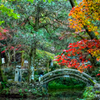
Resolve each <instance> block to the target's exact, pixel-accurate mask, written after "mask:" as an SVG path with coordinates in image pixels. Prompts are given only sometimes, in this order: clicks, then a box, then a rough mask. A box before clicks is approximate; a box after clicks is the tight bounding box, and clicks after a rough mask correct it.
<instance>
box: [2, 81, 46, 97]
mask: <svg viewBox="0 0 100 100" xmlns="http://www.w3.org/2000/svg"><path fill="white" fill-rule="evenodd" d="M44 95H46V91H45V90H44V91H42V90H41V88H40V87H37V86H34V85H33V84H28V83H9V84H7V86H6V88H4V89H3V90H2V91H0V96H1V97H10V98H22V97H23V98H26V97H30V98H37V97H41V96H44Z"/></svg>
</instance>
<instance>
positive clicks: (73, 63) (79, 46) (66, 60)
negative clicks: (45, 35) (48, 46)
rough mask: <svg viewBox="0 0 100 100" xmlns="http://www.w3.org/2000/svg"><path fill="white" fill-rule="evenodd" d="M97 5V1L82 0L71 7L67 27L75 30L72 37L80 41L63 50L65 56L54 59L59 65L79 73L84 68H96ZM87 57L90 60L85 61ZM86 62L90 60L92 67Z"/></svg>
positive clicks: (99, 14)
mask: <svg viewBox="0 0 100 100" xmlns="http://www.w3.org/2000/svg"><path fill="white" fill-rule="evenodd" d="M99 4H100V3H99V1H98V2H96V1H95V0H89V1H88V0H83V1H82V2H81V3H80V4H79V5H77V6H75V7H73V5H72V7H73V8H72V10H71V11H70V13H69V16H71V17H70V18H69V27H70V28H72V29H75V31H76V32H75V34H74V35H76V36H79V35H80V36H81V39H82V40H80V41H77V42H76V43H71V44H69V46H68V50H64V51H65V52H67V54H66V53H62V54H61V55H59V56H58V59H56V60H57V61H58V62H59V64H65V65H67V66H68V67H75V68H77V69H78V70H80V71H83V69H84V68H88V67H92V65H93V67H95V66H96V58H99V57H100V56H99V48H100V45H99V42H100V41H99V40H98V39H99V30H100V29H99V26H98V24H99V23H100V22H99V17H100V12H99V10H100V7H99ZM94 14H95V15H94ZM82 31H84V32H82ZM85 36H86V37H87V38H86V37H85ZM87 39H89V40H87ZM88 55H90V58H91V60H90V59H87V56H88ZM70 56H71V58H70ZM74 57H75V58H74ZM87 60H90V61H91V64H92V65H90V64H87V65H86V64H85V62H87Z"/></svg>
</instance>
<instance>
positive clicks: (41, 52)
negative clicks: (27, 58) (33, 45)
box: [36, 49, 55, 59]
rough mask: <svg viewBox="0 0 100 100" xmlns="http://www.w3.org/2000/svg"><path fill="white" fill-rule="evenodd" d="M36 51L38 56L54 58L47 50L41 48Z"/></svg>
mask: <svg viewBox="0 0 100 100" xmlns="http://www.w3.org/2000/svg"><path fill="white" fill-rule="evenodd" d="M36 51H37V57H38V58H47V59H54V56H55V55H54V54H52V53H50V52H47V51H43V50H38V49H37V50H36Z"/></svg>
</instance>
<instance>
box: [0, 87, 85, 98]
mask: <svg viewBox="0 0 100 100" xmlns="http://www.w3.org/2000/svg"><path fill="white" fill-rule="evenodd" d="M83 91H84V89H78V90H77V89H67V90H50V91H49V94H50V95H51V96H48V97H38V98H36V99H32V98H23V99H22V98H6V97H5V98H0V100H76V99H77V98H81V97H82V93H83Z"/></svg>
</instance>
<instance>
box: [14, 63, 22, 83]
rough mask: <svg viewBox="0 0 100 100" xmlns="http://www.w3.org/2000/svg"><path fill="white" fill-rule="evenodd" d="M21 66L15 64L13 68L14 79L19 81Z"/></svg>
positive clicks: (20, 78)
mask: <svg viewBox="0 0 100 100" xmlns="http://www.w3.org/2000/svg"><path fill="white" fill-rule="evenodd" d="M20 68H21V66H19V65H17V66H16V69H15V81H16V82H21V80H22V72H21V69H20Z"/></svg>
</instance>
